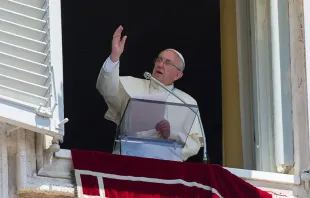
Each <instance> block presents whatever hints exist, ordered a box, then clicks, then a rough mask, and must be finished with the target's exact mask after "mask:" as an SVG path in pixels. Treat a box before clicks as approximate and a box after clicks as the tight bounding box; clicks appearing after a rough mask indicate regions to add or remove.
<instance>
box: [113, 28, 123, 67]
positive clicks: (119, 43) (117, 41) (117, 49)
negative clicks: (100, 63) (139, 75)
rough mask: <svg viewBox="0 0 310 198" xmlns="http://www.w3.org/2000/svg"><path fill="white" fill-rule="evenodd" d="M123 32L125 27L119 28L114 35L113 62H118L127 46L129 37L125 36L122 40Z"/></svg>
mask: <svg viewBox="0 0 310 198" xmlns="http://www.w3.org/2000/svg"><path fill="white" fill-rule="evenodd" d="M122 31H123V27H122V26H119V27H118V28H117V29H116V30H115V32H114V34H113V40H112V53H111V60H112V61H113V62H116V61H118V60H119V58H120V56H121V55H122V53H123V51H124V46H125V42H126V39H127V36H123V38H121V36H122Z"/></svg>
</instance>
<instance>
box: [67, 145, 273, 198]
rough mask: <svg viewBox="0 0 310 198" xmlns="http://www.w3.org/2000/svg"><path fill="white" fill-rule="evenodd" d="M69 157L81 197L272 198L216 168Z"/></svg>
mask: <svg viewBox="0 0 310 198" xmlns="http://www.w3.org/2000/svg"><path fill="white" fill-rule="evenodd" d="M71 154H72V160H73V167H74V170H75V176H76V181H77V187H78V196H79V197H80V198H82V197H109V198H114V197H119V198H126V197H135V198H159V197H161V198H172V197H174V198H180V197H191V198H192V197H193V198H194V197H204V198H220V197H225V198H271V197H272V196H271V195H270V194H269V193H267V192H264V191H262V190H260V189H258V188H256V187H254V186H252V185H250V184H249V183H247V182H245V181H244V180H242V179H241V178H239V177H237V176H235V175H234V174H232V173H230V172H229V171H228V170H226V169H224V168H222V167H221V166H218V165H211V164H202V163H201V164H199V163H187V162H174V161H163V160H157V159H147V158H139V157H131V156H121V155H112V154H108V153H104V152H94V151H79V150H71ZM100 188H101V191H100ZM100 193H101V195H100ZM85 195H88V196H85Z"/></svg>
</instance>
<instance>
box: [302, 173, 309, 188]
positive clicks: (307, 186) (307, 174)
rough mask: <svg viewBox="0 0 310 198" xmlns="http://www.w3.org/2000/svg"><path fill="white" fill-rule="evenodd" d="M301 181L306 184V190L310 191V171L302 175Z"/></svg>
mask: <svg viewBox="0 0 310 198" xmlns="http://www.w3.org/2000/svg"><path fill="white" fill-rule="evenodd" d="M300 179H301V180H302V181H303V182H305V190H306V191H309V190H310V170H305V171H303V172H302V173H301V175H300Z"/></svg>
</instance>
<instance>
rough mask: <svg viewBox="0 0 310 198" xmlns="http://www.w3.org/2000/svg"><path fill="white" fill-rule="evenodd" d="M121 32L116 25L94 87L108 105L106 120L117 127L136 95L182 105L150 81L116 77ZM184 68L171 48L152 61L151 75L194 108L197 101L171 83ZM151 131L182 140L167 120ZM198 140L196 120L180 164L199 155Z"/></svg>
mask: <svg viewBox="0 0 310 198" xmlns="http://www.w3.org/2000/svg"><path fill="white" fill-rule="evenodd" d="M122 31H123V27H122V26H119V27H118V28H117V29H116V31H115V32H114V35H113V40H112V52H111V55H110V56H109V57H108V58H107V59H106V61H105V62H104V64H103V66H102V68H101V70H100V73H99V76H98V79H97V85H96V87H97V89H98V91H99V92H100V94H101V95H102V96H103V97H104V100H105V102H106V103H107V105H108V110H107V112H106V114H105V118H106V119H107V120H110V121H113V122H114V123H116V124H117V125H119V124H120V120H121V118H122V115H123V113H124V111H125V109H126V105H127V103H128V101H129V99H130V98H133V97H135V96H139V95H143V94H150V95H152V94H154V95H156V94H165V95H166V96H167V97H166V101H168V102H173V103H182V102H181V101H180V100H179V99H178V98H176V97H175V96H173V95H172V94H169V92H167V91H166V90H165V89H163V88H162V87H160V86H159V85H157V84H156V83H154V82H153V81H150V80H146V79H140V78H134V77H131V76H126V77H120V76H119V71H120V61H119V59H120V57H121V54H122V53H123V50H124V45H125V42H126V39H127V36H123V37H122V36H121V33H122ZM184 68H185V62H184V58H183V56H182V55H181V54H180V53H179V52H177V51H176V50H174V49H166V50H164V51H162V52H160V54H159V55H158V57H157V58H156V59H155V61H154V69H153V72H152V76H153V77H154V78H155V79H157V80H158V81H160V82H161V83H162V84H164V85H165V86H166V87H167V88H169V89H170V90H172V91H173V92H174V93H176V94H177V95H178V96H179V97H181V98H182V99H183V100H184V101H185V102H187V103H188V104H193V105H197V102H196V100H195V99H193V98H192V97H191V96H190V95H188V94H186V93H185V92H183V91H181V90H179V89H177V88H175V87H174V82H175V81H176V80H178V79H180V78H181V77H182V76H183V71H184ZM174 116H177V115H174ZM154 128H155V129H156V132H157V133H159V134H160V135H162V137H164V138H166V139H172V140H173V139H174V140H180V139H182V135H181V134H175V133H173V132H172V130H171V129H170V123H169V121H168V120H166V119H163V120H161V121H159V122H158V123H157V124H156V126H154ZM201 140H202V134H201V130H200V126H199V123H198V121H197V119H195V121H194V123H193V125H192V127H191V129H190V132H189V136H188V137H187V139H186V140H185V141H186V142H185V146H184V147H183V148H182V156H181V158H182V160H183V161H185V160H187V159H188V158H189V157H191V156H193V155H196V154H197V153H198V151H199V149H200V148H201V147H202V141H201ZM114 153H117V152H114Z"/></svg>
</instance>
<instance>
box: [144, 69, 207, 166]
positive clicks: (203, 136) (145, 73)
mask: <svg viewBox="0 0 310 198" xmlns="http://www.w3.org/2000/svg"><path fill="white" fill-rule="evenodd" d="M143 76H144V78H146V79H147V80H152V81H154V82H155V83H157V84H158V85H159V86H161V87H162V88H164V89H165V90H166V91H168V92H169V93H170V94H172V95H174V96H175V97H176V98H177V99H179V100H180V101H181V102H183V104H186V105H188V103H187V102H185V101H184V100H183V99H182V98H181V97H179V96H178V95H177V94H175V93H174V92H173V91H171V90H170V89H168V88H167V87H166V86H165V85H163V84H162V83H161V82H159V81H158V80H157V79H156V78H154V77H153V76H152V75H151V74H150V73H149V72H144V75H143ZM188 108H189V109H190V110H192V111H193V112H194V113H195V114H196V115H197V117H198V121H199V125H200V128H201V133H202V138H203V159H202V160H203V162H204V163H207V161H208V157H207V143H206V136H205V132H204V129H203V125H202V121H201V119H200V115H199V109H198V112H195V110H194V109H193V108H191V107H188Z"/></svg>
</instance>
